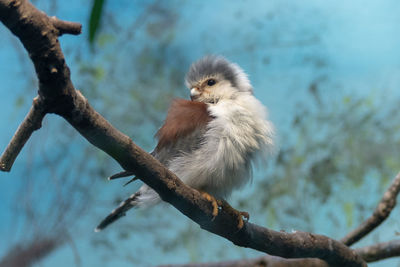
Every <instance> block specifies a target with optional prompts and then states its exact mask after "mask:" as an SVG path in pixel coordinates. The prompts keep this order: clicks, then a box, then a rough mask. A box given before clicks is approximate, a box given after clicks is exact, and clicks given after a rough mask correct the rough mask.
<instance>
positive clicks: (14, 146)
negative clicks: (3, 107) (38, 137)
mask: <svg viewBox="0 0 400 267" xmlns="http://www.w3.org/2000/svg"><path fill="white" fill-rule="evenodd" d="M45 115H46V112H45V110H44V108H43V105H42V104H41V101H40V99H39V97H36V98H35V99H34V100H33V104H32V107H31V109H30V111H29V113H28V114H27V115H26V117H25V119H24V120H23V121H22V123H21V124H20V126H19V127H18V129H17V131H16V132H15V134H14V136H13V137H12V139H11V141H10V143H9V144H8V145H7V147H6V149H5V150H4V152H3V154H2V155H1V158H0V170H2V171H7V172H8V171H10V170H11V167H12V165H13V164H14V161H15V159H16V158H17V156H18V154H19V152H20V151H21V149H22V148H23V146H24V145H25V143H26V142H27V141H28V139H29V138H30V137H31V135H32V133H33V132H34V131H36V130H38V129H40V127H42V120H43V118H44V116H45Z"/></svg>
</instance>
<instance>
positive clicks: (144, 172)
mask: <svg viewBox="0 0 400 267" xmlns="http://www.w3.org/2000/svg"><path fill="white" fill-rule="evenodd" d="M0 20H1V21H2V22H3V23H4V24H5V25H6V27H8V28H9V29H10V30H11V31H12V33H13V34H14V35H16V36H17V37H18V38H19V39H20V40H21V42H22V43H23V45H24V47H25V48H26V50H27V51H28V53H29V56H30V58H31V60H32V62H33V63H34V66H35V70H36V73H37V76H38V78H39V96H40V97H41V99H42V100H43V105H44V109H45V110H46V112H48V113H55V114H58V115H60V116H61V117H63V118H64V119H66V120H67V121H68V122H69V123H70V124H71V125H72V126H73V127H74V128H75V129H76V130H77V131H79V133H80V134H81V135H82V136H83V137H85V138H86V139H87V140H88V141H89V142H90V143H91V144H93V145H94V146H96V147H98V148H100V149H102V150H103V151H105V152H106V153H108V154H109V155H110V156H111V157H113V158H114V159H115V160H116V161H117V162H118V163H119V164H120V165H121V166H122V168H124V169H125V170H127V171H132V172H134V173H135V174H136V175H137V176H138V177H140V179H141V180H143V182H145V183H146V184H148V185H149V186H150V187H152V188H153V189H154V190H155V191H156V192H157V193H158V194H159V195H160V197H161V198H162V199H163V200H164V201H166V202H169V203H170V204H172V205H173V206H174V207H175V208H177V209H178V210H180V211H181V212H182V213H183V214H185V215H186V216H187V217H189V218H190V219H192V220H193V221H195V222H196V223H198V224H199V225H200V227H201V228H203V229H206V230H208V231H210V232H212V233H214V234H217V235H220V236H222V237H225V238H227V239H228V240H230V241H232V242H233V243H234V244H236V245H239V246H243V247H249V248H253V249H256V250H259V251H263V252H266V253H269V254H272V255H278V256H282V257H287V258H299V257H315V258H320V259H322V260H325V261H326V262H328V263H329V264H330V265H332V266H366V263H365V262H364V261H363V259H362V258H361V257H360V256H358V255H357V254H356V253H355V252H354V251H353V250H351V249H349V248H348V247H346V246H345V245H343V244H342V243H341V242H338V241H335V240H333V239H330V238H328V237H325V236H321V235H315V234H311V233H305V232H295V233H285V232H276V231H272V230H269V229H267V228H263V227H260V226H258V225H255V224H251V223H245V224H244V226H243V227H242V228H238V220H239V217H238V213H237V212H236V211H235V210H234V209H232V208H231V207H230V206H229V205H228V204H227V203H224V204H223V205H222V206H221V207H220V208H221V209H220V211H219V214H218V216H217V217H216V218H215V219H213V216H212V205H211V203H210V202H209V201H208V200H206V199H205V198H204V197H202V196H201V194H200V193H199V192H197V191H196V190H194V189H192V188H190V187H188V186H186V185H185V184H184V183H183V182H181V181H180V180H179V179H178V178H177V177H176V176H175V175H174V174H173V173H171V172H170V171H169V170H168V169H166V168H165V167H164V166H163V165H162V164H161V163H160V162H158V161H157V160H156V159H154V158H153V157H152V156H151V155H150V154H148V153H146V152H145V151H143V150H142V149H141V148H140V147H138V146H137V145H136V144H135V143H133V142H132V140H131V139H130V138H129V137H128V136H126V135H124V134H123V133H121V132H119V131H118V130H117V129H115V128H114V127H113V126H112V125H111V124H110V123H109V122H107V121H106V120H105V119H104V118H103V117H102V116H101V115H100V114H99V113H97V112H96V111H95V110H94V109H93V108H92V107H91V106H90V105H89V103H88V101H87V100H86V99H85V97H84V96H83V95H82V94H80V92H79V91H77V90H75V88H74V86H73V84H72V82H71V80H70V71H69V68H68V66H67V65H66V63H65V59H64V56H63V54H62V52H61V48H60V45H59V42H58V36H59V35H60V32H59V26H57V23H54V19H51V18H50V17H48V16H47V15H46V14H45V13H43V12H40V11H39V10H37V9H36V8H35V7H34V6H33V5H31V4H30V3H29V2H28V1H26V0H0ZM57 27H58V28H57ZM16 154H18V153H16Z"/></svg>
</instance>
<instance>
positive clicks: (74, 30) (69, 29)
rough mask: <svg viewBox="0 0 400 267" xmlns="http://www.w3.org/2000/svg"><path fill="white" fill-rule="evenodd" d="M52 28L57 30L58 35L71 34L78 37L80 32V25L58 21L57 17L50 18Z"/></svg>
mask: <svg viewBox="0 0 400 267" xmlns="http://www.w3.org/2000/svg"><path fill="white" fill-rule="evenodd" d="M50 19H51V21H52V22H53V25H54V27H56V28H57V29H58V35H59V36H61V35H63V34H73V35H79V34H81V32H82V25H81V24H80V23H77V22H71V21H65V20H60V19H58V18H57V17H55V16H54V17H51V18H50Z"/></svg>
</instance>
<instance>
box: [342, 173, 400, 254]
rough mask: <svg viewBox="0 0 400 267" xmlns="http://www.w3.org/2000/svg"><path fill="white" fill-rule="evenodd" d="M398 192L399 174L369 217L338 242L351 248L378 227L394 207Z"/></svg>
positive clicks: (399, 187) (399, 189) (399, 186)
mask: <svg viewBox="0 0 400 267" xmlns="http://www.w3.org/2000/svg"><path fill="white" fill-rule="evenodd" d="M399 191H400V173H398V174H397V176H396V177H395V178H394V180H393V182H392V184H391V185H390V186H389V188H388V190H387V191H386V192H385V194H384V195H383V197H382V199H381V201H380V202H379V204H378V206H377V207H376V208H375V211H374V213H373V214H372V216H371V217H369V218H368V219H367V220H365V221H364V222H363V223H361V224H360V226H358V227H357V228H356V229H354V230H353V231H351V232H350V233H348V234H347V235H346V236H345V237H343V238H342V239H341V240H340V241H342V242H343V244H346V245H347V246H351V245H352V244H354V243H355V242H357V241H359V240H360V239H361V238H363V237H364V236H366V235H367V234H369V233H370V232H371V231H372V230H374V229H375V228H376V227H378V226H379V225H380V224H381V223H382V222H383V221H384V220H385V219H386V218H387V217H389V215H390V212H391V211H392V210H393V208H394V206H395V205H396V198H397V195H398V194H399Z"/></svg>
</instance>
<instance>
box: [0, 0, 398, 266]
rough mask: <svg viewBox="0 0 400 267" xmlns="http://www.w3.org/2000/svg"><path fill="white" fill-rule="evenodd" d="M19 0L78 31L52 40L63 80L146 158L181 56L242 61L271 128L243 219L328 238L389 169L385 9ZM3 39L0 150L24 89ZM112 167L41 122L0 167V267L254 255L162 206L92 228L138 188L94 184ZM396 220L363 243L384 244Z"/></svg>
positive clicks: (386, 179)
mask: <svg viewBox="0 0 400 267" xmlns="http://www.w3.org/2000/svg"><path fill="white" fill-rule="evenodd" d="M32 2H33V3H34V4H35V5H36V6H38V7H39V8H40V9H42V10H44V11H45V12H46V13H47V14H49V15H56V16H58V17H60V18H61V19H65V20H72V21H79V22H81V23H82V24H83V34H82V35H81V36H79V37H76V36H63V37H62V38H61V39H60V42H61V45H62V48H63V51H64V53H65V57H66V60H67V63H68V65H69V66H70V68H71V71H72V79H73V82H74V84H75V87H76V88H77V89H79V90H81V91H82V93H83V94H84V95H85V96H86V97H87V99H88V100H89V102H90V103H91V105H93V106H94V108H95V109H96V110H97V111H98V112H99V113H101V114H102V115H103V116H104V117H106V118H107V119H108V120H109V121H110V122H111V123H112V124H113V125H114V126H115V127H117V128H118V129H120V130H121V131H122V132H124V133H126V134H128V135H129V136H130V137H132V139H133V140H134V141H135V142H136V143H137V144H139V145H140V146H141V147H143V148H144V149H146V150H148V151H150V150H151V149H152V147H153V146H154V144H155V143H154V139H153V134H154V132H155V131H156V130H157V128H158V127H159V126H160V124H161V123H162V121H163V119H164V117H165V112H166V110H167V108H168V105H169V103H170V101H171V99H172V98H175V97H183V98H187V97H188V91H187V89H185V88H184V84H183V78H184V75H185V72H186V70H187V69H188V67H189V65H190V63H191V62H193V61H194V60H196V59H198V58H200V57H201V56H203V55H204V54H210V53H212V54H222V55H224V56H226V57H227V58H229V59H231V60H232V61H234V62H237V63H238V64H239V65H241V66H242V67H243V68H244V69H245V70H246V72H247V73H249V75H250V80H251V81H252V83H253V85H254V87H255V95H256V96H257V97H258V98H259V99H260V100H261V101H262V102H263V103H264V104H265V105H266V106H267V107H269V111H270V118H271V120H272V121H273V122H274V124H275V125H276V128H277V131H278V134H277V135H278V140H277V142H278V146H277V151H276V153H275V154H274V155H273V156H272V157H271V158H270V160H269V161H268V163H267V165H264V166H258V167H257V168H256V169H255V171H254V180H253V182H252V184H251V185H250V186H247V187H245V188H244V189H243V190H241V191H240V192H237V193H235V194H234V195H233V196H232V198H231V200H230V202H231V203H232V205H233V206H234V207H237V208H238V209H242V210H246V211H249V212H250V214H251V221H252V222H255V223H258V224H261V225H264V226H267V227H270V228H273V229H276V230H285V231H291V230H303V231H312V232H316V233H320V234H325V235H328V236H331V237H333V238H338V239H339V238H341V237H343V236H344V235H345V234H346V233H347V232H348V231H349V230H351V229H353V228H354V227H356V226H357V225H358V224H359V223H360V222H361V221H362V220H363V219H364V218H366V217H367V216H369V215H370V214H371V212H372V211H373V209H374V208H375V205H376V203H377V201H378V200H379V199H380V198H381V196H382V193H383V192H384V190H385V189H386V187H387V186H388V185H389V183H390V181H391V179H392V178H393V177H394V176H395V174H396V173H397V172H398V171H399V170H400V163H399V160H398V159H399V158H400V157H399V153H400V152H399V145H400V134H399V127H400V125H399V117H400V114H399V112H398V111H397V107H398V104H399V100H400V97H399V96H400V94H399V92H400V90H399V85H400V76H399V74H400V51H399V50H398V47H399V45H400V38H399V37H398V34H397V33H398V30H397V28H396V27H397V26H398V25H399V24H398V23H399V22H400V18H399V16H398V14H399V11H400V6H399V4H398V2H396V1H394V0H393V1H389V0H388V1H381V2H380V3H379V4H377V3H376V2H373V1H367V2H363V1H354V2H353V1H352V2H351V3H349V2H346V1H339V2H335V3H330V2H320V1H316V0H315V1H314V0H307V1H302V2H301V3H300V2H292V1H278V0H276V1H268V2H266V1H253V2H251V5H250V4H249V2H246V1H235V2H232V1H201V2H200V1H190V2H188V1H182V0H174V1H168V2H167V1H160V0H158V1H146V2H143V1H127V0H125V1H104V0H101V1H99V0H94V1H83V2H82V1H76V0H70V1H67V2H65V1H42V0H36V1H32ZM0 34H1V36H2V39H3V40H4V41H2V42H0V62H1V63H2V64H1V66H0V78H1V80H2V81H3V84H2V86H1V88H2V89H3V91H4V92H10V93H7V95H6V96H4V97H3V99H1V100H0V105H1V106H2V108H3V120H2V123H1V125H0V127H2V128H1V131H0V137H1V138H0V145H1V147H5V146H6V144H7V142H8V141H9V139H10V137H11V136H12V134H13V132H14V131H15V129H16V127H17V126H18V124H19V123H20V122H21V120H22V119H23V117H24V115H25V114H26V112H27V111H28V109H29V106H30V101H31V99H32V98H33V97H34V96H35V90H34V88H36V87H37V81H36V77H35V73H34V70H33V68H32V65H31V63H30V61H29V59H28V57H27V55H26V52H25V51H24V49H23V47H22V46H21V44H20V43H19V41H18V40H16V39H15V38H14V37H13V36H11V34H10V33H9V32H8V31H7V29H5V28H4V27H0ZM10 88H13V90H12V91H11V90H9V89H10ZM7 89H8V91H6V90H7ZM4 111H5V112H4ZM116 171H119V166H118V165H117V164H116V163H115V162H113V160H112V159H111V158H109V157H108V156H107V155H105V154H104V153H103V152H101V151H99V150H98V149H96V148H94V147H92V146H91V145H90V144H88V143H87V142H86V141H85V140H84V139H83V138H82V137H81V136H80V135H79V134H77V133H76V132H75V130H74V129H71V127H70V126H69V125H68V124H67V123H66V122H64V121H62V120H60V118H58V117H56V116H48V117H47V118H46V119H45V121H44V123H43V127H42V129H41V130H40V131H38V132H36V133H35V134H34V135H33V137H32V139H31V140H30V141H29V142H28V144H27V146H26V147H25V148H24V150H23V151H22V153H21V155H20V157H19V158H18V159H17V162H16V164H15V166H14V169H13V170H12V172H11V173H10V174H4V173H2V174H0V176H1V179H0V183H1V184H0V188H1V189H0V190H1V194H0V200H1V201H0V203H1V204H0V205H1V210H2V213H1V215H0V216H1V220H0V235H1V236H2V242H0V266H10V263H11V262H14V263H15V261H16V260H18V266H71V265H72V266H94V265H98V266H132V265H133V266H151V265H157V264H167V263H185V262H190V261H196V262H206V261H217V260H224V259H227V260H228V259H235V258H249V257H253V256H257V255H259V254H260V253H258V252H255V251H251V250H248V249H245V248H239V247H235V246H234V245H232V244H230V243H229V242H227V241H226V240H223V239H221V238H219V237H216V236H213V235H211V234H209V233H207V232H204V231H202V230H200V229H199V227H198V226H197V225H196V224H194V223H193V222H191V221H189V220H188V219H186V218H185V217H184V216H182V215H181V214H180V213H179V212H177V211H176V210H175V209H174V208H172V207H169V206H168V205H167V204H162V205H159V206H157V207H154V208H152V209H149V210H136V211H133V212H130V213H128V215H127V217H125V218H124V219H122V220H121V221H119V222H118V223H116V224H115V225H112V226H111V227H110V228H109V229H107V230H106V231H104V232H101V233H99V234H95V233H93V231H92V230H93V228H94V227H95V226H96V225H97V223H98V222H99V221H100V220H101V219H102V218H103V216H105V215H106V214H107V213H108V212H109V211H110V210H111V209H112V208H114V206H115V205H117V204H118V203H119V202H120V201H121V200H123V199H124V198H126V197H127V196H128V195H130V194H131V193H132V192H133V191H135V190H137V188H138V187H139V186H140V182H137V183H135V184H131V185H129V186H127V187H122V184H123V181H121V182H112V183H110V182H107V181H106V179H105V178H106V177H107V176H108V175H110V174H112V173H114V172H116ZM398 215H399V213H398V209H396V210H395V211H394V212H393V214H392V216H391V218H389V219H388V221H387V222H385V224H383V225H382V226H381V227H380V229H379V230H377V231H376V232H375V233H374V234H372V235H371V236H369V237H368V238H366V239H365V240H363V241H362V242H360V245H367V244H372V243H373V242H378V241H388V240H391V239H394V238H396V235H397V234H396V233H397V232H398V231H399V229H398V228H399V223H398V220H397V219H396V218H397V217H398ZM149 251H151V253H152V254H151V257H149V256H148V255H149ZM371 266H399V263H398V260H396V259H392V260H386V261H383V262H381V263H376V264H371Z"/></svg>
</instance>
